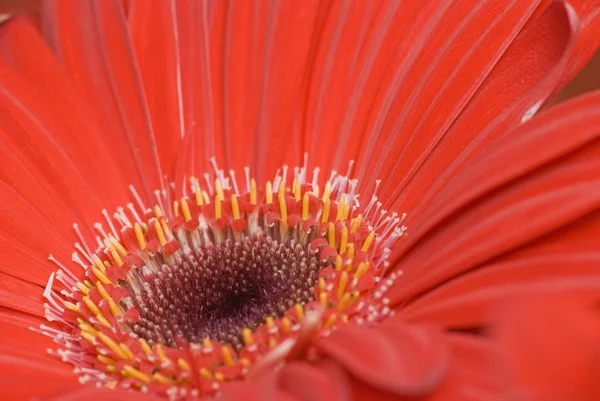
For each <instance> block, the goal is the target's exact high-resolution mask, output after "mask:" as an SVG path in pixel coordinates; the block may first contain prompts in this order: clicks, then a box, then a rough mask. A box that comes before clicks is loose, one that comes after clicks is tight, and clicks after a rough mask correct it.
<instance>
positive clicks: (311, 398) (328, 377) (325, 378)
mask: <svg viewBox="0 0 600 401" xmlns="http://www.w3.org/2000/svg"><path fill="white" fill-rule="evenodd" d="M277 380H278V384H279V386H278V387H279V389H280V390H281V391H284V392H286V393H287V394H289V395H290V396H292V397H294V399H296V400H298V401H351V400H352V399H353V398H352V394H351V392H350V385H349V383H348V379H347V377H346V375H345V374H344V372H343V371H342V369H341V368H340V367H339V366H337V365H336V364H334V363H332V362H331V361H329V362H320V363H317V364H309V363H307V362H292V363H290V364H287V365H286V366H285V367H284V368H283V369H282V371H281V373H280V374H279V376H278V379H277Z"/></svg>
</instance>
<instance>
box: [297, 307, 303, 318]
mask: <svg viewBox="0 0 600 401" xmlns="http://www.w3.org/2000/svg"><path fill="white" fill-rule="evenodd" d="M296 317H297V318H298V320H302V319H304V306H302V304H296Z"/></svg>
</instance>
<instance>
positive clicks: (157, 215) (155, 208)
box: [154, 205, 163, 218]
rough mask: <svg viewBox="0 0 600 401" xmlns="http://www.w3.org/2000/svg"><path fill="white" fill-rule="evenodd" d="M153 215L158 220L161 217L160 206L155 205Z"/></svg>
mask: <svg viewBox="0 0 600 401" xmlns="http://www.w3.org/2000/svg"><path fill="white" fill-rule="evenodd" d="M154 214H155V215H156V217H158V218H160V217H162V216H163V212H162V210H161V209H160V206H158V205H156V206H154Z"/></svg>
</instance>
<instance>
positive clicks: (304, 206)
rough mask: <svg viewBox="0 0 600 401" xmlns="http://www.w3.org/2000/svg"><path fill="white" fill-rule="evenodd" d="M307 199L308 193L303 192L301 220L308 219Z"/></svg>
mask: <svg viewBox="0 0 600 401" xmlns="http://www.w3.org/2000/svg"><path fill="white" fill-rule="evenodd" d="M309 200H310V198H309V194H308V192H305V193H304V196H303V197H302V220H308V211H309V210H308V207H309Z"/></svg>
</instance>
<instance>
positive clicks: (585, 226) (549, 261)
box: [398, 212, 600, 328]
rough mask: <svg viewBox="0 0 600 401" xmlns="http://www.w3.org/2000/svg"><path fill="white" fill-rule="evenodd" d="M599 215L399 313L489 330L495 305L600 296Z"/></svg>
mask: <svg viewBox="0 0 600 401" xmlns="http://www.w3.org/2000/svg"><path fill="white" fill-rule="evenodd" d="M599 237H600V213H598V212H596V213H594V215H591V216H590V215H588V216H585V217H583V218H582V219H580V220H579V221H578V222H576V223H574V224H572V225H570V226H568V227H566V228H562V229H560V230H558V231H556V232H554V233H552V234H551V235H548V236H546V237H544V238H543V239H542V240H540V241H537V242H535V243H534V244H532V245H529V246H527V247H525V248H523V249H520V250H519V251H517V252H514V253H511V254H509V255H507V256H505V257H502V258H501V259H497V260H495V261H494V263H492V264H490V265H487V266H484V267H482V268H480V269H478V270H477V271H474V272H472V273H470V274H467V275H465V276H459V277H457V278H456V279H454V280H451V281H450V282H448V283H446V284H443V285H441V286H440V287H438V288H436V289H434V290H433V291H431V292H430V293H428V294H425V295H423V296H421V297H419V299H418V300H416V301H415V302H413V303H411V304H409V305H407V306H405V307H404V308H402V309H401V310H399V311H398V313H399V314H400V316H402V317H403V318H404V319H407V320H409V321H417V322H421V321H426V322H431V321H435V322H436V323H438V324H443V325H444V326H446V327H451V328H461V327H478V326H488V325H489V324H490V323H491V322H490V318H491V316H490V315H489V312H490V309H491V308H493V307H494V305H497V304H500V303H503V302H505V300H507V299H512V298H514V297H515V296H517V295H519V294H523V293H526V292H531V291H536V292H538V291H551V290H558V289H563V290H565V291H572V292H577V294H578V295H579V297H580V298H581V299H586V298H587V299H594V298H595V297H597V294H598V293H599V292H600V271H599V270H598V265H599V264H600V252H598V245H597V238H599Z"/></svg>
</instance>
